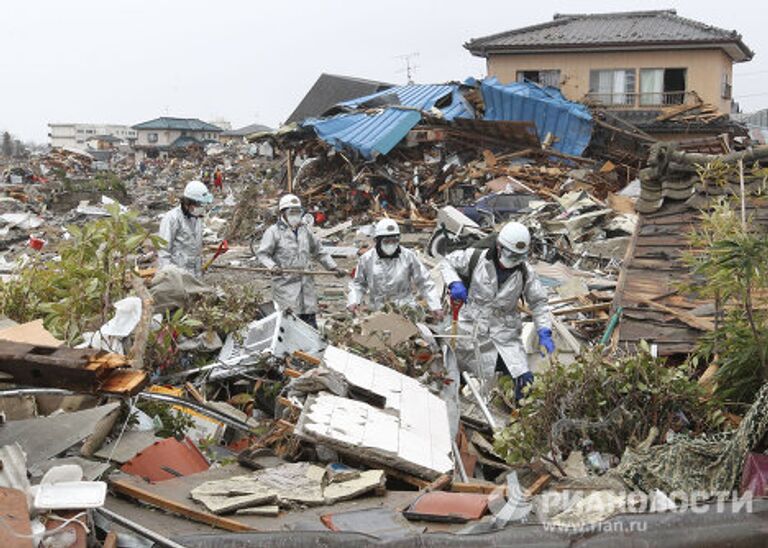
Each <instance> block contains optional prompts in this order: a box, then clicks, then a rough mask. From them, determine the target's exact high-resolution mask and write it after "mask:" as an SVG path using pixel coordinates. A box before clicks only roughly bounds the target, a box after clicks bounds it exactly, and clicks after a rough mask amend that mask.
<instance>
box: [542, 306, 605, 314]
mask: <svg viewBox="0 0 768 548" xmlns="http://www.w3.org/2000/svg"><path fill="white" fill-rule="evenodd" d="M609 308H611V303H597V304H590V305H587V306H575V307H572V308H563V309H560V310H554V311H553V312H552V314H554V315H555V316H565V315H567V314H577V313H583V312H596V311H598V310H608V309H609Z"/></svg>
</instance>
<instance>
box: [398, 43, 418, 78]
mask: <svg viewBox="0 0 768 548" xmlns="http://www.w3.org/2000/svg"><path fill="white" fill-rule="evenodd" d="M418 56H419V52H418V51H414V52H412V53H406V54H405V55H398V56H397V59H400V60H401V61H402V62H403V63H404V64H405V68H404V69H401V70H398V71H397V72H398V73H403V72H404V73H405V75H406V77H407V79H408V83H409V84H413V83H414V82H413V73H414V72H416V69H417V68H419V66H418V65H416V64H414V62H413V61H414V59H416V58H417V57H418Z"/></svg>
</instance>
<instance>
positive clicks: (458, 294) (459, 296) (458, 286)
mask: <svg viewBox="0 0 768 548" xmlns="http://www.w3.org/2000/svg"><path fill="white" fill-rule="evenodd" d="M448 289H449V290H450V291H451V299H453V300H454V301H461V302H466V300H467V288H466V287H464V284H463V283H462V282H453V283H451V285H449V286H448Z"/></svg>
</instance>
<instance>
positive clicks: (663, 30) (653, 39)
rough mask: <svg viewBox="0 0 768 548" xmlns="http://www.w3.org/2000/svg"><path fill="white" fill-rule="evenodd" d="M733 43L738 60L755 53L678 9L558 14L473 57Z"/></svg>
mask: <svg viewBox="0 0 768 548" xmlns="http://www.w3.org/2000/svg"><path fill="white" fill-rule="evenodd" d="M697 44H719V45H723V44H731V45H733V46H735V48H734V49H729V50H727V51H728V53H729V55H731V57H733V58H734V60H735V61H747V60H749V59H751V58H752V56H753V55H754V53H753V52H752V51H751V50H750V49H749V48H748V47H747V46H746V45H745V44H744V42H743V41H742V38H741V35H740V34H739V33H737V32H736V31H729V30H724V29H721V28H718V27H714V26H711V25H707V24H705V23H701V22H699V21H694V20H692V19H687V18H685V17H680V16H679V15H677V12H676V11H675V10H661V11H633V12H618V13H590V14H556V15H555V16H554V18H553V20H552V21H549V22H546V23H542V24H538V25H532V26H528V27H523V28H519V29H514V30H510V31H506V32H502V33H498V34H493V35H490V36H485V37H482V38H475V39H473V40H470V41H469V42H467V43H466V44H464V47H465V48H467V49H468V50H469V51H470V52H471V53H472V54H473V55H479V56H483V57H484V56H487V55H488V53H493V52H498V53H515V52H517V51H525V50H531V49H537V50H539V49H546V50H552V49H566V48H592V47H595V48H605V47H606V46H611V47H614V48H620V47H622V46H624V47H637V46H644V45H645V46H649V47H653V46H681V45H682V46H685V45H697Z"/></svg>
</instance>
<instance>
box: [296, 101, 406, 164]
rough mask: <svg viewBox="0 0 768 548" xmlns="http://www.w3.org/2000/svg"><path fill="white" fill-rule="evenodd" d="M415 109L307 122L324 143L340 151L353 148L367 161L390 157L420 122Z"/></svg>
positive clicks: (396, 109)
mask: <svg viewBox="0 0 768 548" xmlns="http://www.w3.org/2000/svg"><path fill="white" fill-rule="evenodd" d="M420 120H421V113H419V112H417V111H415V110H403V109H399V108H386V109H384V110H382V111H380V112H378V113H377V114H361V113H356V114H340V115H338V116H334V117H333V118H326V119H323V120H315V119H311V120H306V121H305V122H304V123H303V124H302V125H303V126H305V127H312V128H313V129H314V130H315V133H317V136H318V137H320V139H322V140H323V141H325V142H326V143H328V144H329V145H331V146H332V147H334V148H335V149H337V150H342V149H344V148H352V149H354V150H357V151H358V152H359V153H360V154H362V155H363V156H364V157H365V158H374V157H376V156H377V155H378V154H387V153H388V152H389V151H390V150H392V149H393V148H394V147H395V145H397V143H399V142H400V141H401V140H403V139H404V138H405V136H406V135H407V134H408V132H409V131H410V130H411V129H412V128H413V127H414V126H415V125H416V124H418V123H419V121H420Z"/></svg>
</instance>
